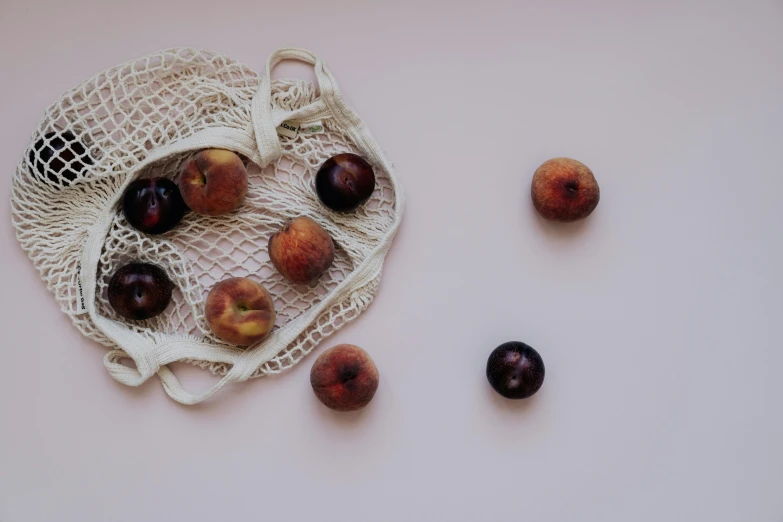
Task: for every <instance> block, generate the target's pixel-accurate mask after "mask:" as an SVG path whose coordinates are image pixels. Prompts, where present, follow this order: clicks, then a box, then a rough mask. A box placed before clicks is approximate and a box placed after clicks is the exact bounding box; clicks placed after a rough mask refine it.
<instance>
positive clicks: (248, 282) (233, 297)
mask: <svg viewBox="0 0 783 522" xmlns="http://www.w3.org/2000/svg"><path fill="white" fill-rule="evenodd" d="M204 313H205V316H206V319H207V323H208V324H209V328H210V329H211V330H212V333H214V334H215V336H216V337H217V338H218V339H221V340H223V341H226V342H227V343H231V344H238V345H240V346H250V345H251V344H255V343H256V342H258V341H260V340H261V339H263V338H264V337H266V336H267V335H268V334H269V332H271V331H272V327H273V326H274V325H275V317H276V313H275V305H274V302H272V297H271V296H270V295H269V292H267V291H266V288H264V287H263V286H261V284H260V283H257V282H256V281H253V280H252V279H248V278H246V277H231V278H229V279H224V280H222V281H220V282H218V283H217V284H215V286H213V287H212V290H210V291H209V294H208V295H207V301H206V304H205V307H204Z"/></svg>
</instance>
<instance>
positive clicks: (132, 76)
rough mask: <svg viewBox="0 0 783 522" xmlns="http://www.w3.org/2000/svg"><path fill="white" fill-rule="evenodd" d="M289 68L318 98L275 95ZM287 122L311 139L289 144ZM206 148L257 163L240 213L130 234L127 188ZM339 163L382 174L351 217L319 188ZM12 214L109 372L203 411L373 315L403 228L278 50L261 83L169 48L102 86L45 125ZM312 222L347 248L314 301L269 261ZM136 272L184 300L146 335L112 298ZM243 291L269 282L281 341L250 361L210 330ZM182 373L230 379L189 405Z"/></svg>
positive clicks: (275, 337) (322, 88) (397, 190)
mask: <svg viewBox="0 0 783 522" xmlns="http://www.w3.org/2000/svg"><path fill="white" fill-rule="evenodd" d="M284 59H296V60H301V61H305V62H307V63H310V64H312V65H313V66H314V68H315V73H316V77H317V79H318V85H317V86H316V85H313V84H312V83H310V82H306V81H302V80H277V81H274V82H273V81H271V79H270V72H271V69H272V68H273V67H274V66H275V64H277V63H278V62H279V61H281V60H284ZM284 121H286V122H292V123H293V124H294V125H295V126H298V125H301V127H302V129H303V130H302V131H300V132H299V133H298V135H297V136H296V137H281V136H278V134H277V132H276V130H275V129H276V128H277V127H278V126H279V125H280V124H281V123H282V122H284ZM204 148H227V149H230V150H233V151H235V152H237V153H239V154H240V156H241V157H242V158H243V160H244V161H245V164H246V166H247V167H248V175H249V188H248V194H247V197H246V200H245V202H244V204H243V205H242V206H241V208H239V209H238V210H237V211H235V212H232V213H231V214H229V215H225V216H219V217H209V216H202V215H198V214H195V213H192V212H188V213H187V214H186V215H185V217H184V219H183V220H182V222H181V223H180V224H179V225H178V226H177V227H176V228H175V229H174V230H172V231H170V232H167V233H165V234H163V235H160V236H153V235H146V234H143V233H141V232H139V231H137V230H135V229H133V228H132V227H130V226H129V225H128V223H127V222H126V221H125V219H124V217H123V215H122V212H121V211H120V206H119V201H120V198H121V195H122V192H123V190H124V188H125V187H126V186H127V185H128V184H129V183H130V182H131V181H132V180H133V179H137V178H139V177H150V176H165V177H170V178H172V179H175V178H176V176H177V175H178V172H179V168H180V165H181V164H182V162H183V161H184V160H185V159H186V158H187V157H188V156H189V155H190V154H192V153H193V152H194V151H197V150H200V149H204ZM341 152H354V153H356V154H359V155H361V156H363V157H365V158H366V159H367V160H368V161H369V162H370V163H371V164H372V165H373V167H374V170H375V174H376V189H375V192H374V193H373V195H372V198H371V199H370V201H369V202H368V203H367V204H365V205H363V206H362V207H360V209H359V210H357V211H356V212H354V213H348V214H339V213H335V212H332V211H330V210H329V209H327V208H326V207H324V206H323V205H322V204H321V203H320V201H319V200H318V198H317V195H316V194H315V191H314V189H313V178H314V175H315V172H316V171H317V170H318V168H319V166H320V165H321V164H322V163H323V162H324V161H325V160H326V159H328V158H329V157H331V156H333V155H334V154H337V153H341ZM12 214H13V224H14V226H15V228H16V232H17V237H18V239H19V241H20V243H21V244H22V247H23V248H24V249H25V250H26V251H27V253H28V254H29V256H30V258H31V259H32V261H33V264H34V265H35V267H36V268H37V269H38V270H39V271H40V273H41V276H42V278H43V280H44V281H45V282H46V284H47V287H48V288H49V289H50V290H51V291H52V292H53V293H54V295H55V297H56V299H57V301H58V302H59V303H60V305H61V307H62V309H63V311H64V312H65V313H66V314H68V316H69V317H70V318H71V319H72V320H73V323H74V324H75V325H76V327H77V328H78V329H79V330H80V331H81V332H82V333H83V334H84V335H86V336H87V337H89V338H91V339H93V340H95V341H98V342H99V343H102V344H104V345H106V346H107V347H109V348H111V351H109V353H108V354H107V355H106V358H105V361H104V362H105V364H106V367H107V369H108V370H109V372H110V373H111V375H112V376H113V377H114V378H115V379H117V380H118V381H120V382H122V383H124V384H128V385H134V386H135V385H139V384H141V383H142V382H144V381H146V380H147V379H148V378H149V377H150V376H152V375H154V374H156V373H157V375H158V376H159V377H160V378H161V381H162V382H163V385H164V388H165V390H166V391H167V393H168V394H169V395H170V396H172V398H174V399H175V400H177V401H179V402H182V403H186V404H193V403H197V402H200V401H202V400H204V399H206V398H207V397H209V396H211V395H212V394H213V393H215V392H216V391H217V390H219V389H220V388H222V387H223V386H224V385H226V384H228V383H230V382H236V381H242V380H245V379H248V378H251V377H258V376H262V375H265V374H270V373H277V372H280V371H282V370H285V369H287V368H290V367H291V366H293V365H294V364H296V363H297V362H298V361H299V360H301V359H302V357H304V356H305V355H306V354H307V353H309V352H310V351H312V350H313V348H314V347H315V346H316V345H317V344H318V343H319V342H320V341H321V340H323V339H324V338H325V337H327V336H328V335H330V334H331V333H333V332H334V331H336V330H337V329H338V328H340V327H341V326H343V325H345V324H346V323H347V322H348V321H351V320H352V319H355V318H356V317H357V316H358V315H359V314H360V313H361V312H362V311H363V310H364V309H365V308H366V307H367V305H368V304H369V303H370V301H371V300H372V298H373V296H374V295H375V292H376V291H377V288H378V283H379V281H380V277H381V268H382V264H383V259H384V256H385V254H386V252H387V251H388V249H389V246H390V244H391V240H392V238H393V236H394V233H395V231H396V229H397V226H398V224H399V221H400V218H401V215H402V192H401V187H400V185H399V182H398V180H397V177H396V174H395V172H394V170H393V167H392V166H391V164H390V163H389V161H388V160H387V159H386V157H385V156H384V155H383V153H382V152H381V150H380V148H379V147H378V145H377V144H376V142H375V141H374V140H373V138H372V137H371V135H370V133H369V132H368V130H367V129H366V127H365V126H364V125H363V124H362V122H361V121H360V120H359V118H358V117H357V116H356V114H355V113H354V112H353V111H352V110H350V109H349V108H348V107H347V106H346V105H345V102H344V101H343V98H342V97H341V96H340V94H339V91H338V88H337V84H336V82H335V81H334V78H333V76H332V75H331V74H330V73H329V71H328V70H327V69H326V67H325V66H324V64H323V62H322V61H321V60H320V59H319V58H318V57H316V56H315V55H313V54H312V53H310V52H309V51H305V50H301V49H281V50H278V51H275V52H274V53H273V54H272V55H271V56H270V58H269V60H268V62H267V66H266V70H265V72H264V74H263V75H258V74H256V73H255V72H253V71H252V70H251V69H249V68H248V67H246V66H244V65H242V64H240V63H238V62H236V61H234V60H231V59H229V58H226V57H225V56H222V55H220V54H217V53H213V52H207V51H199V50H194V49H169V50H165V51H161V52H159V53H155V54H153V55H150V56H147V57H144V58H141V59H139V60H134V61H132V62H128V63H125V64H122V65H120V66H117V67H114V68H111V69H109V70H107V71H105V72H103V73H100V74H98V75H97V76H95V77H93V78H91V79H89V80H87V81H85V82H84V83H82V84H81V85H78V86H77V87H75V88H73V89H71V90H69V91H68V92H66V93H65V94H63V96H62V97H61V98H60V99H59V100H58V101H57V102H56V103H54V104H52V105H51V106H50V107H49V108H48V109H47V110H46V113H45V116H44V118H43V119H42V120H41V122H40V124H39V125H38V128H37V129H36V131H35V132H34V133H33V136H32V140H31V143H30V147H29V149H28V150H27V151H26V152H25V154H24V156H23V158H22V160H21V161H20V163H19V165H18V167H17V170H16V174H15V176H14V179H13V193H12ZM300 215H307V216H310V217H312V218H313V219H315V220H316V221H318V222H319V223H320V224H321V225H323V226H324V228H326V230H327V231H328V232H329V234H330V235H331V236H332V238H333V240H334V243H335V246H336V255H335V262H334V264H333V265H332V267H331V269H330V270H329V271H328V273H327V274H325V275H324V276H323V277H322V278H321V279H320V281H319V283H318V284H317V286H315V287H312V288H311V287H307V286H299V285H293V284H291V283H289V282H288V281H286V280H285V279H283V278H282V276H281V275H280V274H279V273H278V272H277V271H276V270H275V269H274V268H273V267H272V265H271V263H270V262H269V257H268V255H267V241H268V239H269V236H270V235H271V233H273V232H274V231H276V230H278V229H279V228H280V227H281V226H282V225H283V224H284V223H285V222H286V221H287V220H289V219H292V218H294V217H296V216H300ZM134 260H136V261H146V262H151V263H154V264H156V265H158V266H160V267H161V268H163V269H164V270H165V271H166V272H167V273H168V275H169V277H170V278H171V280H172V281H173V282H174V283H175V284H176V287H177V289H176V290H175V292H174V296H173V299H172V304H171V305H170V306H169V308H168V309H167V310H166V311H165V312H164V313H163V314H162V315H160V316H158V317H156V318H154V319H150V320H148V321H139V322H132V321H127V320H125V319H123V318H122V317H120V316H118V315H117V314H115V313H114V312H113V310H112V309H111V307H110V306H109V304H108V301H107V297H106V289H107V282H108V280H109V278H110V277H111V275H112V274H113V273H114V271H115V270H116V269H117V268H118V267H120V266H122V265H123V264H125V263H126V262H129V261H134ZM234 276H240V277H250V278H253V279H255V280H257V281H259V282H261V283H262V284H263V285H264V286H265V287H266V288H267V289H268V290H269V292H270V293H271V295H272V296H273V298H274V301H275V307H276V310H277V322H276V324H275V329H274V330H273V332H272V334H270V336H269V337H268V338H267V339H265V340H263V341H261V342H260V343H258V344H257V345H254V346H252V347H250V348H248V349H240V348H237V347H234V346H231V345H227V344H225V343H223V342H222V341H220V340H219V339H217V338H216V337H215V336H214V335H212V333H211V332H210V330H209V327H208V326H207V323H206V321H205V318H204V299H205V298H206V294H207V293H208V291H209V289H210V288H211V286H212V285H213V284H214V283H215V282H216V281H219V280H221V279H223V278H226V277H234ZM123 359H131V360H132V361H133V363H134V366H135V367H132V366H128V365H125V364H122V362H121V361H122V360H123ZM174 361H186V362H190V363H193V364H197V365H199V366H201V367H202V368H206V369H208V370H210V371H211V372H213V373H214V374H216V375H219V376H222V378H221V380H220V382H218V383H217V384H216V385H215V386H214V387H213V388H212V389H210V390H207V391H206V392H204V393H201V394H193V393H190V392H188V391H186V390H184V389H183V388H182V386H181V385H180V383H179V381H178V380H177V379H176V377H175V376H174V374H173V373H172V372H171V371H170V369H169V368H168V367H167V366H166V365H167V364H169V363H171V362H174Z"/></svg>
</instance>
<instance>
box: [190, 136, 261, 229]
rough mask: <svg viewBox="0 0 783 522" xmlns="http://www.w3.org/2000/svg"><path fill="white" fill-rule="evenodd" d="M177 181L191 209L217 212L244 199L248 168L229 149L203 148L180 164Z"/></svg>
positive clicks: (209, 214)
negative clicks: (180, 168)
mask: <svg viewBox="0 0 783 522" xmlns="http://www.w3.org/2000/svg"><path fill="white" fill-rule="evenodd" d="M178 184H179V190H180V193H181V194H182V199H183V200H184V201H185V204H186V205H187V206H188V207H189V208H190V209H191V210H192V211H193V212H196V213H198V214H204V215H207V216H220V215H222V214H227V213H229V212H231V211H232V210H236V209H237V208H239V206H240V205H241V204H242V201H244V199H245V194H246V193H247V170H246V169H245V165H244V163H242V159H241V158H240V157H239V156H237V155H236V154H234V153H233V152H231V151H230V150H223V149H206V150H202V151H200V152H198V153H197V154H194V155H193V156H192V157H190V158H189V159H188V160H187V161H186V162H185V163H184V164H183V165H182V170H181V171H180V174H179V181H178Z"/></svg>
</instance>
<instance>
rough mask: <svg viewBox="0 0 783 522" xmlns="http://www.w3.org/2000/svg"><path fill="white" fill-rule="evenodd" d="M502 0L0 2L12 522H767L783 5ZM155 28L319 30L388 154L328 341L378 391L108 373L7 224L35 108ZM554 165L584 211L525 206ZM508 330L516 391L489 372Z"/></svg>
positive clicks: (778, 422)
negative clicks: (363, 353)
mask: <svg viewBox="0 0 783 522" xmlns="http://www.w3.org/2000/svg"><path fill="white" fill-rule="evenodd" d="M517 4H518V5H515V6H512V5H511V3H510V2H509V3H501V2H494V1H481V2H475V3H471V4H468V3H463V2H458V1H450V2H447V1H445V0H443V1H441V2H431V3H425V2H421V1H416V2H413V1H411V2H388V4H387V5H380V3H378V4H372V5H369V4H367V3H364V2H359V1H355V2H349V1H339V2H324V1H316V0H309V1H295V2H293V1H292V2H282V1H278V2H263V1H252V2H251V1H247V2H239V1H232V0H223V1H220V2H215V1H214V0H210V1H205V0H189V1H181V2H165V1H161V0H134V1H132V2H131V1H128V2H122V3H116V4H115V5H110V3H108V2H104V3H95V2H93V1H92V0H91V1H90V2H87V1H86V0H68V1H63V0H51V1H45V2H44V1H38V2H35V1H30V0H0V77H1V78H2V81H0V118H1V120H0V138H1V139H0V168H1V169H2V172H3V173H4V176H5V182H4V183H2V184H0V190H1V191H2V194H1V195H0V200H1V201H2V208H3V212H2V214H3V216H4V218H3V220H4V224H3V225H2V226H0V233H1V234H2V238H1V241H2V243H0V249H1V250H2V260H3V264H2V267H3V269H2V283H1V284H2V286H1V287H2V289H3V299H2V301H0V303H1V304H0V307H2V308H1V309H0V328H1V329H2V332H3V337H2V352H0V362H1V363H2V376H1V377H0V520H1V521H3V522H21V521H41V522H49V521H55V520H56V521H79V522H86V521H128V522H130V521H134V522H135V521H140V520H150V521H156V520H172V521H189V520H272V521H282V520H313V521H318V522H327V521H337V520H339V521H342V522H345V521H352V520H357V521H401V520H430V521H431V520H444V521H446V520H448V521H476V520H487V521H490V520H531V521H539V522H545V521H563V522H565V521H575V520H579V521H596V522H598V521H601V522H606V521H618V522H619V521H623V522H625V521H650V522H653V521H655V522H657V521H662V520H666V521H675V520H677V521H678V520H683V521H696V520H699V521H701V520H709V521H711V522H722V521H743V522H745V521H754V522H766V521H769V522H773V521H778V522H779V521H781V520H783V494H782V492H783V444H782V442H781V441H783V403H782V400H783V377H782V376H781V368H783V347H782V346H781V344H782V343H781V334H780V321H781V312H783V245H781V230H780V226H781V223H783V209H782V206H781V195H782V194H783V146H782V145H781V144H783V4H781V2H780V1H762V0H758V1H747V2H742V1H733V2H729V1H716V0H704V1H691V2H687V1H686V2H682V1H664V2H649V1H648V2H641V1H640V2H621V1H608V0H605V1H593V2H579V1H576V0H575V1H571V2H567V1H539V2H524V3H523V2H517ZM588 4H589V5H588ZM174 45H191V46H198V47H202V48H207V49H214V50H217V51H221V52H224V53H226V54H228V55H230V56H232V57H235V58H237V59H239V60H241V61H243V62H245V63H247V64H249V65H250V66H252V67H255V68H256V69H257V70H261V68H262V66H263V64H264V62H265V60H266V56H267V54H268V53H269V52H270V51H271V50H272V49H273V48H275V47H278V46H283V45H296V46H302V47H308V48H311V49H313V50H314V51H316V52H317V53H319V54H320V55H322V56H323V57H324V59H325V60H326V61H327V63H328V64H329V66H330V67H331V69H332V71H333V72H334V74H335V75H336V77H337V78H338V80H339V81H340V84H341V86H342V88H343V91H344V93H345V95H346V97H347V99H348V100H349V102H350V103H351V104H352V105H353V107H354V108H355V109H356V110H357V111H358V112H359V114H361V115H362V117H363V118H364V119H365V121H366V122H367V123H368V125H369V127H370V128H371V129H372V131H373V132H374V134H375V136H376V137H377V138H378V140H379V142H380V143H381V145H382V146H383V148H384V149H385V150H386V151H387V153H388V155H389V156H390V157H391V158H392V160H393V161H394V162H395V164H396V166H397V167H398V169H399V172H400V176H401V178H402V181H403V183H404V186H405V189H406V193H407V196H408V206H407V212H406V215H405V219H404V222H403V224H402V227H401V228H400V231H399V234H398V236H397V239H396V241H395V244H394V247H393V248H392V250H391V252H390V254H389V256H388V259H387V263H386V269H385V271H384V279H383V283H382V285H381V288H380V292H379V294H378V297H377V299H376V300H375V302H374V303H373V304H372V306H371V307H370V308H369V310H368V311H367V313H366V314H365V315H363V316H362V317H361V318H360V319H359V320H358V321H356V322H355V323H353V324H352V325H350V326H349V327H347V328H345V329H344V330H343V331H341V332H340V333H339V335H337V336H335V337H334V338H331V339H329V340H328V342H327V343H326V344H327V345H333V344H336V343H338V342H351V343H355V344H359V345H361V346H364V347H365V348H366V349H367V350H368V351H369V352H370V353H371V354H372V356H373V357H374V358H375V361H376V363H377V365H378V367H379V369H380V372H381V376H382V381H381V386H380V388H379V391H378V394H377V396H376V398H375V400H374V401H373V402H372V404H371V405H370V407H368V408H367V409H366V410H365V411H363V412H361V413H358V414H349V415H340V414H335V413H332V412H330V411H328V410H326V409H325V408H324V407H322V406H321V405H320V404H319V403H318V402H317V401H316V399H315V398H314V396H313V395H312V392H311V390H310V387H309V383H308V377H309V370H310V366H311V364H312V362H313V360H314V357H312V356H311V357H309V358H307V359H306V360H305V361H304V362H303V363H302V364H300V365H299V366H297V367H296V368H295V369H294V370H292V371H290V372H288V373H286V374H284V375H282V376H280V377H278V378H270V379H264V380H255V381H252V382H250V383H247V384H242V385H236V386H234V387H233V388H231V389H229V390H227V391H224V392H223V393H221V394H220V395H219V396H218V397H216V398H215V399H214V400H212V401H210V402H209V403H207V404H204V405H203V406H200V407H190V408H188V407H183V406H180V405H178V404H176V403H174V402H172V401H171V400H170V399H168V398H167V397H166V395H165V394H164V393H163V391H162V389H161V387H160V385H159V384H158V382H156V381H150V382H148V383H147V384H145V385H143V386H142V387H141V388H139V389H130V388H126V387H124V386H121V385H119V384H117V383H116V382H115V381H113V380H112V379H111V378H110V377H109V376H108V374H107V373H106V371H105V370H104V368H103V363H102V357H103V354H104V352H105V349H104V348H103V347H101V346H99V345H97V344H94V343H92V342H88V341H87V340H85V339H84V338H83V337H81V336H80V334H79V333H78V332H77V331H76V330H75V329H74V328H73V327H72V326H71V324H70V323H69V320H68V319H67V317H66V316H65V315H64V314H62V313H61V312H60V311H59V308H58V306H57V305H56V304H55V301H54V300H53V299H52V298H51V296H50V294H49V293H48V291H47V290H46V288H45V287H44V285H43V284H42V283H41V281H40V279H39V278H38V275H37V273H36V272H35V271H34V270H33V269H32V267H31V264H30V263H29V261H28V259H27V258H26V256H25V254H24V253H23V252H22V251H21V249H20V248H19V246H18V244H17V242H16V240H15V239H14V237H13V230H12V227H11V225H10V214H9V206H8V200H9V191H10V178H11V175H12V172H13V170H14V167H15V165H16V162H17V161H18V159H19V157H20V155H21V154H22V151H23V150H24V149H25V147H26V146H27V144H28V138H29V135H30V132H31V131H32V129H33V128H34V127H35V126H36V124H37V122H38V120H39V118H40V116H41V115H42V112H43V110H44V108H45V107H46V106H47V105H48V104H49V103H51V102H52V101H54V100H55V99H56V98H57V97H58V96H59V94H60V93H61V92H62V91H64V90H65V89H67V88H69V87H71V86H73V85H74V84H76V83H78V82H80V81H81V80H83V79H84V78H86V77H88V76H91V75H93V74H94V73H96V72H99V71H101V70H103V69H105V68H107V67H110V66H113V65H115V64H118V63H120V62H123V61H125V60H128V59H131V58H135V57H138V56H141V55H143V54H146V53H148V52H151V51H154V50H157V49H161V48H164V47H169V46H174ZM286 71H288V72H291V71H294V72H295V73H296V74H307V73H306V72H304V73H303V72H302V71H301V70H300V69H297V68H290V67H289V68H288V69H285V68H283V70H282V72H283V73H285V72H286ZM559 155H567V156H572V157H575V158H578V159H580V160H582V161H583V162H585V163H586V164H587V165H589V166H590V167H591V168H592V169H593V171H594V172H595V173H596V176H597V178H598V180H599V182H600V184H601V192H602V199H601V204H600V205H599V206H598V209H597V211H596V212H595V214H593V216H591V217H590V218H589V219H588V220H587V221H585V222H582V223H580V224H576V225H572V226H555V225H551V224H549V223H546V222H544V221H542V220H541V219H539V218H538V217H537V215H536V214H535V213H534V211H533V209H532V205H531V203H530V199H529V195H528V190H529V183H530V177H531V175H532V173H533V171H534V170H535V168H536V167H537V166H538V165H539V164H540V163H541V162H543V161H544V160H546V159H548V158H550V157H553V156H559ZM512 339H519V340H524V341H526V342H528V343H530V344H532V345H533V346H535V347H536V348H538V349H539V351H540V352H541V354H542V355H543V357H544V360H545V362H546V366H547V377H546V382H545V384H544V387H543V388H542V390H541V392H540V393H539V394H538V395H537V396H536V397H535V398H534V399H532V400H530V401H527V402H509V401H505V400H503V399H501V398H500V397H499V396H497V395H495V394H494V393H493V392H492V391H491V390H490V388H489V387H488V385H487V383H486V379H485V377H484V365H485V361H486V358H487V355H488V354H489V352H490V350H491V349H492V348H494V347H495V346H496V345H497V344H499V343H501V342H503V341H507V340H512ZM322 349H323V347H321V350H322ZM178 370H179V372H180V374H181V375H184V379H185V381H186V384H188V385H190V386H191V387H198V386H205V385H207V384H208V382H210V377H208V376H205V375H204V374H202V373H200V371H197V370H195V369H192V368H178Z"/></svg>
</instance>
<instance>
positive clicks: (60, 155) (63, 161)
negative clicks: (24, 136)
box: [29, 131, 93, 186]
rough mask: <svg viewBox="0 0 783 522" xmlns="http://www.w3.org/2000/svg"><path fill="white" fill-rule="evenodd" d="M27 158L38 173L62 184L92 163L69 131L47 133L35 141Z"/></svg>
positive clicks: (82, 146)
mask: <svg viewBox="0 0 783 522" xmlns="http://www.w3.org/2000/svg"><path fill="white" fill-rule="evenodd" d="M29 159H30V163H31V164H32V165H34V166H35V170H37V171H38V174H40V175H41V176H45V177H46V178H48V179H49V180H50V181H53V182H54V183H62V184H63V185H64V186H68V185H70V184H71V182H72V181H74V180H75V179H76V178H77V177H79V174H80V173H81V172H82V171H84V170H85V169H86V168H87V166H88V165H92V164H93V161H92V158H91V157H90V155H89V153H88V152H87V149H86V148H85V147H84V145H83V144H82V143H81V142H80V141H79V140H78V139H77V138H76V136H74V134H73V133H72V132H71V131H60V132H49V133H47V134H46V135H45V136H44V137H43V138H41V139H39V140H38V141H36V142H35V145H34V146H33V148H32V149H31V150H30V154H29ZM47 165H48V168H47Z"/></svg>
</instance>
